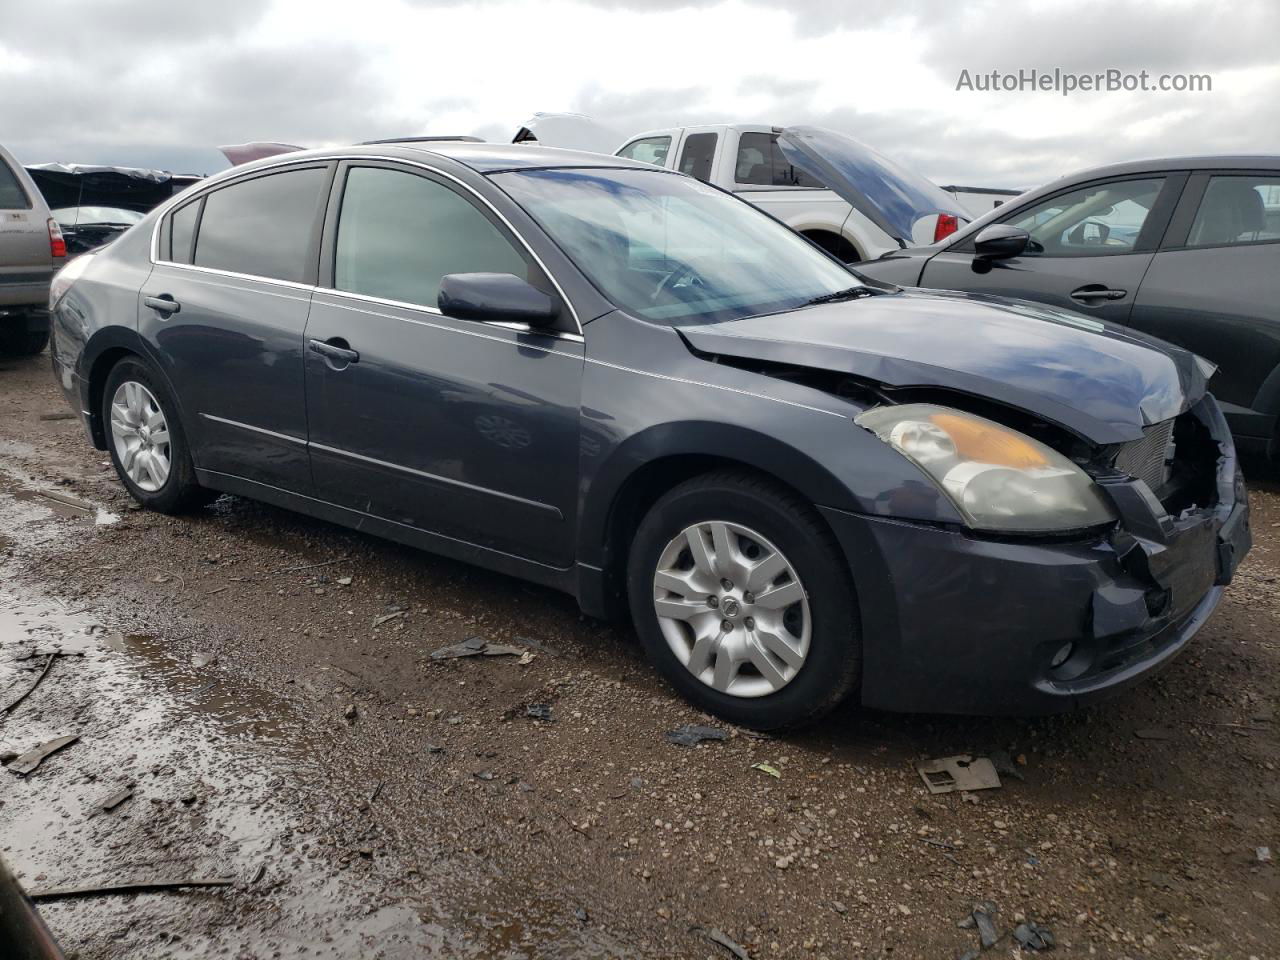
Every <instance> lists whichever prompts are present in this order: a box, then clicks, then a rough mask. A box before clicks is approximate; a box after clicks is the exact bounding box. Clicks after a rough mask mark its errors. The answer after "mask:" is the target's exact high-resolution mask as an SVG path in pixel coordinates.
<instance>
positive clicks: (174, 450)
mask: <svg viewBox="0 0 1280 960" xmlns="http://www.w3.org/2000/svg"><path fill="white" fill-rule="evenodd" d="M102 422H103V423H104V424H106V428H107V449H108V451H109V452H110V454H111V462H112V464H114V466H115V468H116V474H117V475H118V476H119V477H120V481H121V482H122V483H123V484H124V486H125V489H126V490H128V491H129V494H130V496H132V497H133V499H135V500H137V501H138V503H140V504H142V505H143V506H144V507H146V508H147V509H149V510H155V511H158V512H159V513H183V512H185V511H187V510H191V509H194V508H195V507H199V506H203V505H204V504H206V503H208V502H210V501H211V500H213V499H214V498H216V497H217V493H215V492H214V491H212V490H206V489H205V488H203V487H201V486H200V484H199V483H197V482H196V471H195V466H194V464H193V463H192V462H191V453H190V449H189V448H188V446H187V436H186V433H185V431H183V429H182V422H181V421H180V420H179V419H178V413H177V404H176V403H175V402H174V400H173V397H172V396H171V395H170V394H169V391H168V390H167V389H166V387H165V385H164V383H163V382H162V381H161V380H160V378H159V377H156V376H153V375H152V373H151V371H150V370H149V369H148V368H147V366H146V364H144V363H143V362H142V361H141V360H138V359H136V358H133V357H130V358H127V359H124V360H121V361H120V362H119V363H117V364H116V365H115V367H113V368H112V370H111V373H110V374H108V375H107V383H106V387H105V389H104V390H103V391H102Z"/></svg>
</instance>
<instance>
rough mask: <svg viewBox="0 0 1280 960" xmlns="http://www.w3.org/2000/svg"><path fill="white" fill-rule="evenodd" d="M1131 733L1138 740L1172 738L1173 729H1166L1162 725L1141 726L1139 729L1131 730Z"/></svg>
mask: <svg viewBox="0 0 1280 960" xmlns="http://www.w3.org/2000/svg"><path fill="white" fill-rule="evenodd" d="M1133 735H1134V736H1135V737H1137V738H1138V739H1139V740H1172V739H1173V731H1172V730H1166V729H1165V728H1164V727H1143V728H1142V729H1141V730H1135V731H1133Z"/></svg>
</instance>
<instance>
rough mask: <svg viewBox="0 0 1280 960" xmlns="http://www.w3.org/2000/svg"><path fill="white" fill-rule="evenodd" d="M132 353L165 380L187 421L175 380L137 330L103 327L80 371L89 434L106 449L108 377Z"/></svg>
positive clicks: (84, 356)
mask: <svg viewBox="0 0 1280 960" xmlns="http://www.w3.org/2000/svg"><path fill="white" fill-rule="evenodd" d="M129 357H135V358H136V359H138V360H139V361H141V362H142V363H144V364H146V367H147V369H148V370H149V371H151V373H153V374H154V375H155V376H157V377H159V378H160V379H161V380H163V381H164V385H165V387H166V388H168V391H169V395H170V396H171V397H173V402H174V404H175V405H176V406H177V408H178V410H177V413H178V416H179V417H180V418H181V420H182V423H183V424H185V423H186V416H185V415H184V413H183V410H182V400H181V399H180V398H179V396H178V391H176V390H175V389H174V388H173V383H172V382H171V381H170V379H169V376H168V374H166V373H165V371H164V370H163V369H162V367H161V365H160V364H158V363H156V362H155V360H154V359H153V358H152V356H151V352H150V351H149V350H148V349H147V345H146V342H145V341H144V340H143V339H142V337H141V336H139V335H138V332H137V331H136V330H131V329H129V328H128V327H116V326H112V327H103V328H102V329H101V330H99V331H98V332H97V333H96V334H94V336H93V337H92V338H91V339H90V340H89V342H88V343H87V344H86V345H85V349H84V352H83V353H82V355H81V358H80V370H81V374H80V375H81V377H82V378H83V380H84V384H85V394H84V397H85V407H86V409H87V410H88V412H89V434H90V436H91V437H92V438H93V445H94V446H95V447H97V449H99V450H105V449H107V428H106V424H105V423H103V420H102V400H103V391H104V390H105V389H106V385H107V377H108V376H109V375H110V374H111V371H112V369H114V368H115V366H116V364H118V363H119V362H120V361H121V360H124V359H127V358H129Z"/></svg>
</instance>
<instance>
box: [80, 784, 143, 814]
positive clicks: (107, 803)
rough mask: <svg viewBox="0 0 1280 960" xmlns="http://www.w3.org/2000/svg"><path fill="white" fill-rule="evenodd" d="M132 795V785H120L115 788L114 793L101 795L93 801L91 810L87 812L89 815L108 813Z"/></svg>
mask: <svg viewBox="0 0 1280 960" xmlns="http://www.w3.org/2000/svg"><path fill="white" fill-rule="evenodd" d="M132 796H133V786H132V785H130V786H127V787H122V788H120V789H119V790H117V791H116V792H115V793H112V794H109V795H108V796H106V797H103V798H102V799H101V800H99V801H98V802H97V803H95V804H94V805H93V810H92V811H90V813H89V816H90V817H96V816H97V815H98V814H100V813H110V812H111V811H112V810H114V809H115V808H116V807H118V806H120V804H122V803H124V802H125V801H126V800H128V799H129V798H130V797H132Z"/></svg>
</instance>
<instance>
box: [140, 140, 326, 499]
mask: <svg viewBox="0 0 1280 960" xmlns="http://www.w3.org/2000/svg"><path fill="white" fill-rule="evenodd" d="M330 176H331V170H330V167H329V165H328V164H311V165H310V166H303V167H297V168H291V169H289V170H286V171H281V172H274V173H269V174H265V175H260V176H253V177H250V178H248V179H243V180H236V181H233V182H232V183H230V184H228V185H227V186H225V187H220V188H218V189H217V190H213V191H210V192H209V193H207V194H204V195H202V196H200V197H198V198H196V199H195V200H192V201H191V202H188V203H186V204H184V205H182V206H180V207H178V208H176V209H175V210H174V211H173V212H172V213H170V214H168V215H167V216H166V217H165V220H164V222H163V224H162V225H161V229H160V235H159V238H158V243H159V247H160V249H159V250H158V256H157V258H156V259H157V262H156V265H155V268H154V269H153V270H152V272H151V275H150V277H148V279H147V281H146V283H144V284H143V286H142V291H141V298H140V303H139V308H138V318H139V319H138V327H139V332H140V333H141V334H142V339H143V342H145V343H154V344H157V345H158V347H159V351H158V355H157V357H156V359H157V361H158V362H159V364H160V366H161V367H162V368H163V370H164V372H165V373H166V375H167V376H168V378H169V382H170V383H171V384H173V386H174V389H175V390H176V392H177V395H178V402H179V404H180V406H181V408H182V415H183V424H184V426H185V427H186V429H187V431H188V433H190V434H191V449H192V451H193V454H194V456H195V458H196V467H198V468H199V469H201V470H208V471H211V472H214V473H221V474H229V475H231V476H236V477H243V478H245V479H248V480H253V481H256V482H258V483H265V484H270V485H271V486H274V487H280V488H282V489H286V490H291V491H295V492H299V493H307V492H309V491H310V487H311V470H310V463H309V460H308V457H307V451H306V437H307V418H306V406H305V402H306V401H305V396H304V393H303V372H302V350H303V340H302V332H303V329H304V328H305V326H306V322H307V311H308V309H309V307H310V303H311V291H312V289H313V285H314V283H315V264H316V256H317V250H318V244H319V225H320V222H321V220H322V218H323V210H324V200H325V197H326V194H327V187H328V183H329V179H330Z"/></svg>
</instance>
